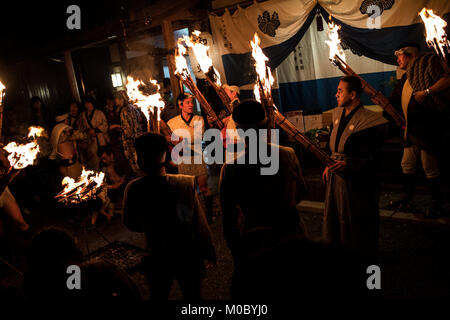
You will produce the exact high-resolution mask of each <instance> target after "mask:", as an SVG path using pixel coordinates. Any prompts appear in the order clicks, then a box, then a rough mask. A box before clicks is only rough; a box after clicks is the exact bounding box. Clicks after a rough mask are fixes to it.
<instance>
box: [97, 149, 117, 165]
mask: <svg viewBox="0 0 450 320" xmlns="http://www.w3.org/2000/svg"><path fill="white" fill-rule="evenodd" d="M100 161H101V162H102V163H103V164H104V165H105V166H109V165H110V164H112V163H113V162H114V158H113V155H112V154H108V153H107V152H104V153H103V154H102V156H101V157H100Z"/></svg>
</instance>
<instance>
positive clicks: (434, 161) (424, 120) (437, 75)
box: [390, 44, 450, 218]
mask: <svg viewBox="0 0 450 320" xmlns="http://www.w3.org/2000/svg"><path fill="white" fill-rule="evenodd" d="M395 55H396V56H397V62H398V65H399V68H400V69H402V70H406V72H405V74H404V75H403V77H402V78H401V80H400V81H399V83H398V84H397V86H396V88H395V89H394V91H393V93H392V95H391V97H390V101H391V104H393V105H395V106H396V107H397V108H398V109H401V110H402V111H403V114H404V116H405V119H406V128H405V132H404V136H403V138H404V147H405V148H404V152H403V158H402V171H403V179H404V191H405V196H404V198H403V199H401V200H400V201H399V202H398V203H396V204H395V205H394V206H396V207H398V208H399V209H411V208H412V207H413V205H412V196H413V189H414V180H415V176H416V169H417V163H418V162H419V161H420V162H421V164H422V167H423V169H424V171H425V175H426V177H427V180H428V183H429V186H430V189H431V194H432V205H431V207H430V208H429V209H428V210H427V211H426V215H425V216H426V217H427V218H435V217H438V216H439V215H441V210H442V209H441V206H442V195H441V192H442V191H441V179H440V175H441V174H440V169H439V161H438V152H439V150H440V149H441V148H442V146H443V143H444V139H445V134H444V131H445V127H446V126H447V125H448V115H449V112H448V104H449V100H448V99H449V95H448V94H449V89H448V88H449V87H450V77H449V75H448V74H446V73H445V72H444V70H443V68H442V66H441V64H440V62H439V58H438V57H437V56H436V55H433V54H424V55H419V46H418V45H416V44H410V45H403V46H401V47H400V48H399V49H398V50H397V51H395Z"/></svg>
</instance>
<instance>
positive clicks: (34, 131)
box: [28, 127, 45, 139]
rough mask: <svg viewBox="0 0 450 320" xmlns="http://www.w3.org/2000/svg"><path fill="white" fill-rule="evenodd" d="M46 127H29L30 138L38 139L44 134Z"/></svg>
mask: <svg viewBox="0 0 450 320" xmlns="http://www.w3.org/2000/svg"><path fill="white" fill-rule="evenodd" d="M44 132H45V129H44V128H42V127H29V128H28V138H33V139H36V138H38V137H41V136H43V135H44Z"/></svg>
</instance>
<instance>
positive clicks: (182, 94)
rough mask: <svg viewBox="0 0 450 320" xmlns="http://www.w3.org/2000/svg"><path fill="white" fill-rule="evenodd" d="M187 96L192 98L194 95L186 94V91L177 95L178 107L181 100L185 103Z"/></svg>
mask: <svg viewBox="0 0 450 320" xmlns="http://www.w3.org/2000/svg"><path fill="white" fill-rule="evenodd" d="M187 98H192V95H190V94H186V93H180V94H179V95H178V97H177V107H178V103H179V102H181V103H183V101H184V100H186V99H187Z"/></svg>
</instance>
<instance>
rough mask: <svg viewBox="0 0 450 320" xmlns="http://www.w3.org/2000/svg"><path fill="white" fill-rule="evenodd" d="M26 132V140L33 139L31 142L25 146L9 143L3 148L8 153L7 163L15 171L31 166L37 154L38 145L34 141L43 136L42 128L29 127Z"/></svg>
mask: <svg viewBox="0 0 450 320" xmlns="http://www.w3.org/2000/svg"><path fill="white" fill-rule="evenodd" d="M28 130H29V133H28V138H30V139H33V141H31V142H28V143H26V144H17V143H16V142H10V143H8V145H7V146H6V147H4V148H3V149H5V150H6V151H7V152H8V153H9V155H8V161H9V163H10V165H11V166H12V167H13V168H14V169H17V170H20V169H23V168H25V167H28V166H29V165H33V163H34V161H35V160H36V158H37V155H38V153H39V145H38V143H37V141H36V139H37V137H40V136H42V135H43V134H44V128H41V127H30V128H29V129H28Z"/></svg>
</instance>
